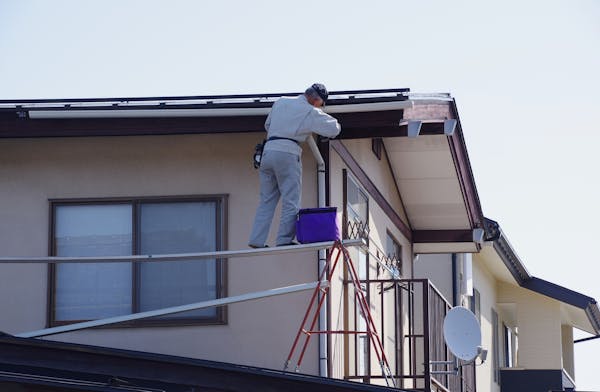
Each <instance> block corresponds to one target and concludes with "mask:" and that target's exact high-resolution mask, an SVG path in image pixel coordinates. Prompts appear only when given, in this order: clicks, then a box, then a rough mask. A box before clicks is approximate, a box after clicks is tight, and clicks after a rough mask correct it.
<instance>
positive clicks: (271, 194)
mask: <svg viewBox="0 0 600 392" xmlns="http://www.w3.org/2000/svg"><path fill="white" fill-rule="evenodd" d="M259 177H260V203H259V205H258V208H257V209H256V216H255V218H254V225H253V227H252V234H250V240H249V241H248V244H249V245H252V246H258V247H262V246H264V245H265V242H266V241H267V237H268V235H269V229H270V228H271V222H272V220H273V214H274V213H275V207H277V203H278V202H279V198H280V197H281V220H280V222H279V231H278V233H277V240H276V243H277V245H285V244H289V243H291V242H292V241H293V239H294V237H295V236H296V216H297V215H298V210H299V208H300V192H301V190H302V161H301V160H300V157H299V156H298V155H295V154H291V153H288V152H281V151H265V152H264V153H263V156H262V160H261V164H260V170H259Z"/></svg>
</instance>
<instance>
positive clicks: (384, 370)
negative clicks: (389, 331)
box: [344, 249, 396, 387]
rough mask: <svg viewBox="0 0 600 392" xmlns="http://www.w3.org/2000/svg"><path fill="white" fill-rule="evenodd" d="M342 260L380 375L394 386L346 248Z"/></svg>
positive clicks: (367, 305) (379, 339)
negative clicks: (354, 293)
mask: <svg viewBox="0 0 600 392" xmlns="http://www.w3.org/2000/svg"><path fill="white" fill-rule="evenodd" d="M344 260H345V262H346V265H347V266H348V270H349V272H350V276H351V279H352V282H353V284H354V287H355V290H356V291H357V297H358V302H359V306H360V308H361V310H362V313H363V316H364V317H365V319H366V321H367V334H368V335H369V338H370V341H371V343H372V345H373V349H374V351H375V355H376V356H377V360H378V362H379V365H380V366H381V372H382V375H383V377H384V378H385V380H386V384H387V385H388V386H390V382H391V384H392V386H394V387H395V386H396V383H395V381H394V379H393V377H392V374H391V370H390V367H389V364H388V361H387V358H386V356H385V351H384V349H383V344H382V342H381V337H380V336H379V335H378V334H377V328H376V326H375V322H374V321H373V317H372V316H371V311H370V309H369V303H368V301H367V298H366V297H365V293H364V292H363V290H362V286H361V284H360V279H359V277H358V274H357V273H356V269H355V268H354V263H353V262H352V258H351V257H350V254H349V252H348V250H347V249H344Z"/></svg>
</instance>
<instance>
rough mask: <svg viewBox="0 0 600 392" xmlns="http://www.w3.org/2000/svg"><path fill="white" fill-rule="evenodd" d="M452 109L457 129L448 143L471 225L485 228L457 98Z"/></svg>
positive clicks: (452, 104) (453, 101)
mask: <svg viewBox="0 0 600 392" xmlns="http://www.w3.org/2000/svg"><path fill="white" fill-rule="evenodd" d="M450 110H451V111H452V114H453V116H454V118H455V119H456V120H457V126H456V130H455V131H454V133H453V134H452V135H450V136H448V145H449V146H450V152H451V154H452V159H453V160H454V166H455V167H456V174H457V175H458V178H459V183H460V187H461V190H462V193H463V198H464V200H465V205H466V206H467V212H468V214H469V220H470V222H471V227H473V228H476V227H480V228H483V227H484V218H483V211H482V210H481V202H480V201H479V195H478V193H477V187H476V186H475V177H474V176H473V169H472V168H471V162H470V161H469V155H468V154H467V146H466V144H465V139H464V136H463V133H462V125H461V123H460V118H459V116H458V109H457V107H456V101H455V100H452V103H451V105H450Z"/></svg>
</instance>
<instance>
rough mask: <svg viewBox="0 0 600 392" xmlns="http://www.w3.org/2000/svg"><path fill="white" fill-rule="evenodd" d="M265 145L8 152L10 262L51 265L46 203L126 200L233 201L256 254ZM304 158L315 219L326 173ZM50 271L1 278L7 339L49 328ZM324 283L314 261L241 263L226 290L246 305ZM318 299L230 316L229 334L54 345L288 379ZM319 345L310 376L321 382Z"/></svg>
mask: <svg viewBox="0 0 600 392" xmlns="http://www.w3.org/2000/svg"><path fill="white" fill-rule="evenodd" d="M262 136H263V135H260V134H245V135H239V134H237V135H231V136H228V135H180V136H144V137H141V136H140V137H112V138H111V137H90V138H47V139H20V140H17V139H13V140H6V139H5V140H0V205H2V209H0V254H1V255H2V256H46V255H48V242H49V238H48V237H49V234H48V230H49V229H48V228H49V202H48V199H61V198H100V197H119V196H127V197H138V196H178V195H205V194H228V195H229V204H228V211H229V222H228V233H227V237H228V247H229V249H243V248H246V247H247V245H246V244H247V239H248V235H249V232H250V227H251V224H252V219H253V216H254V211H255V208H256V205H257V202H258V175H257V172H256V171H255V170H254V169H253V168H252V166H251V154H252V152H253V149H254V145H255V144H256V142H258V141H259V140H262ZM305 150H306V151H305V153H304V156H303V164H304V177H303V184H304V187H303V194H302V203H303V206H305V207H315V206H316V175H315V172H316V165H315V163H314V159H313V158H312V156H311V155H310V152H309V151H308V149H305ZM275 219H276V220H277V216H276V218H275ZM275 226H276V224H275ZM275 228H276V227H275ZM275 228H273V229H272V232H274V231H275ZM273 237H274V235H273V234H272V235H271V240H270V243H271V244H273ZM47 270H48V269H47V266H46V265H5V266H1V267H0V314H1V315H2V317H1V318H0V330H2V331H6V332H9V333H17V332H23V331H28V330H36V329H40V328H43V327H45V326H46V303H47V279H48V277H47ZM316 275H317V255H316V252H308V253H304V254H296V255H287V256H285V257H265V258H258V257H257V258H242V259H231V260H229V262H228V290H229V295H236V294H242V293H246V292H252V291H258V290H264V289H268V288H274V287H279V286H285V285H290V284H297V283H304V282H309V281H314V280H316ZM310 294H311V293H310V292H304V293H298V294H291V295H286V296H281V297H275V298H270V299H265V300H260V301H253V302H247V303H243V304H234V305H230V306H229V309H228V317H229V322H228V324H227V325H223V326H190V327H160V328H108V329H100V330H87V331H80V332H73V333H68V334H63V335H55V336H53V337H50V339H55V340H63V341H70V342H79V343H87V344H94V345H101V346H110V347H118V348H124V349H134V350H144V351H153V352H159V353H166V354H174V355H182V356H189V357H197V358H207V359H212V360H217V361H226V362H234V363H242V364H251V365H256V366H264V367H269V368H276V369H280V368H281V366H282V364H283V362H284V359H285V358H286V356H287V353H288V350H289V348H290V346H291V343H292V339H293V337H294V336H295V333H296V331H297V328H298V326H299V324H300V321H301V316H302V315H303V313H304V310H305V309H306V306H307V304H308V299H309V296H310ZM316 341H317V339H313V341H312V343H311V346H310V349H309V351H308V352H307V355H306V358H305V361H304V364H303V367H302V371H303V372H307V373H313V374H316V373H317V372H318V367H317V351H316V346H317V345H316Z"/></svg>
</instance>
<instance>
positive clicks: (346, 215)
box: [342, 169, 371, 381]
mask: <svg viewBox="0 0 600 392" xmlns="http://www.w3.org/2000/svg"><path fill="white" fill-rule="evenodd" d="M350 184H352V185H353V186H355V187H356V189H357V191H358V193H359V194H360V195H361V196H362V197H364V199H365V212H366V216H365V222H361V223H362V224H364V225H366V227H369V215H370V214H369V205H370V198H369V194H368V193H367V191H366V190H365V189H364V188H363V187H362V185H361V184H360V182H359V181H358V180H357V179H356V178H355V177H354V176H353V175H352V174H351V173H350V171H349V170H347V169H342V186H343V189H342V199H343V200H342V202H343V204H344V209H343V218H342V221H343V226H344V227H343V237H344V238H348V230H347V229H348V223H349V221H350V211H352V213H353V214H355V215H359V214H358V212H357V211H354V208H352V207H351V206H350V205H349V203H348V187H349V186H350ZM366 241H367V246H368V243H369V238H368V237H367V238H366ZM358 252H362V253H363V254H364V255H365V262H366V274H367V276H366V281H367V282H368V281H369V279H370V271H369V270H370V257H369V253H368V252H364V251H362V250H358ZM358 257H359V259H360V255H359V256H358ZM353 261H354V262H355V264H357V263H359V262H360V260H358V259H357V260H353ZM358 268H359V267H357V271H358ZM344 279H345V280H346V283H344V284H345V285H348V284H349V283H348V281H349V276H348V271H347V270H346V267H345V265H344ZM361 282H363V281H362V280H361ZM365 286H366V287H365V290H364V291H365V292H366V298H367V302H369V303H370V298H371V296H370V294H371V292H370V287H369V286H370V285H369V284H368V283H367V284H366V285H365ZM346 290H347V289H346ZM347 296H348V293H347V294H346V299H345V301H344V309H345V314H346V315H348V311H349V310H350V309H349V303H348V298H347ZM358 308H359V305H358V304H357V303H356V299H355V300H354V307H353V309H352V310H351V311H352V312H353V321H354V329H355V330H358V322H359V317H360V311H359V309H358ZM346 317H348V316H346ZM365 322H368V320H366V318H365ZM346 336H348V335H346ZM351 336H352V335H351ZM360 341H361V339H360V338H359V335H358V334H354V335H353V344H354V375H357V376H364V377H365V379H366V381H368V379H369V377H368V375H369V374H371V342H370V340H369V339H367V340H366V347H364V349H365V353H366V357H365V358H364V365H365V373H366V374H359V362H360V361H359V355H360V354H359V348H360V347H359V346H360V344H359V342H360ZM345 344H346V347H349V346H348V344H347V342H346V343H345ZM348 351H349V350H348ZM348 354H349V353H348V352H347V355H348ZM347 360H348V359H347Z"/></svg>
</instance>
